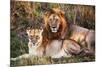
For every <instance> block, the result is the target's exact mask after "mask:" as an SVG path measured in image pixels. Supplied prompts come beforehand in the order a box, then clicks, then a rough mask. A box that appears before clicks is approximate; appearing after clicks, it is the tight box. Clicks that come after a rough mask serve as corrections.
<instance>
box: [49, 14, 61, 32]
mask: <svg viewBox="0 0 100 67" xmlns="http://www.w3.org/2000/svg"><path fill="white" fill-rule="evenodd" d="M60 22H61V21H60V17H59V16H58V15H57V14H51V15H50V16H49V18H48V25H49V27H50V29H51V32H53V33H56V32H58V30H59V27H60Z"/></svg>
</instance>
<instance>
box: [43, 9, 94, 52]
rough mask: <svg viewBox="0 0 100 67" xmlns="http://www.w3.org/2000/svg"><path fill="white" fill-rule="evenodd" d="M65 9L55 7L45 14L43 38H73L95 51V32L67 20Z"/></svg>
mask: <svg viewBox="0 0 100 67" xmlns="http://www.w3.org/2000/svg"><path fill="white" fill-rule="evenodd" d="M64 13H65V12H64V11H62V10H60V9H58V8H53V9H51V10H49V11H47V12H46V13H45V15H44V22H45V28H44V33H43V38H44V39H43V40H45V39H47V40H49V41H50V40H55V39H58V40H61V39H66V37H67V38H68V39H72V40H74V41H76V42H78V43H79V44H80V46H81V47H82V48H84V49H86V50H89V51H94V46H93V45H94V43H95V32H94V30H89V29H86V28H83V27H80V26H77V25H73V24H70V23H68V22H67V20H66V18H65V16H64Z"/></svg>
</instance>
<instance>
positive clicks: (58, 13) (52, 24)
mask: <svg viewBox="0 0 100 67" xmlns="http://www.w3.org/2000/svg"><path fill="white" fill-rule="evenodd" d="M44 23H45V28H44V36H45V37H46V38H48V39H64V37H65V35H66V31H67V30H68V24H67V21H66V20H65V16H64V12H63V11H62V10H59V9H58V8H53V9H51V10H50V11H47V12H46V13H45V15H44Z"/></svg>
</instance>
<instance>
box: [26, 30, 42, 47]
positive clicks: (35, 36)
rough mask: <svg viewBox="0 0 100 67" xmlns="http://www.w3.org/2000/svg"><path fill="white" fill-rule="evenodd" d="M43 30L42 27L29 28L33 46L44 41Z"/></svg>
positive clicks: (28, 32)
mask: <svg viewBox="0 0 100 67" xmlns="http://www.w3.org/2000/svg"><path fill="white" fill-rule="evenodd" d="M42 31H43V30H41V29H29V30H27V34H28V38H29V42H31V43H32V44H33V46H35V45H38V44H39V43H40V42H41V41H42Z"/></svg>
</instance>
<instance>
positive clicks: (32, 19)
mask: <svg viewBox="0 0 100 67" xmlns="http://www.w3.org/2000/svg"><path fill="white" fill-rule="evenodd" d="M54 7H56V8H60V9H61V10H63V11H65V16H66V17H67V19H68V22H70V23H73V24H76V25H79V26H81V27H85V28H88V29H93V30H95V6H88V5H84V6H83V5H72V4H59V3H57V4H55V3H52V4H51V3H37V2H21V1H11V23H10V24H11V25H10V27H11V28H10V31H11V35H10V36H11V40H10V42H11V45H10V51H11V52H10V56H11V58H12V57H13V58H14V57H17V56H19V55H22V54H25V53H28V45H27V43H28V38H27V34H26V29H27V27H34V28H39V27H40V25H41V24H42V23H43V17H42V16H43V14H44V12H45V11H46V10H48V9H50V8H54ZM21 61H24V62H21ZM21 61H20V60H17V61H11V66H12V67H14V66H16V65H36V64H59V63H76V62H89V61H95V56H73V57H70V58H60V59H52V58H50V57H42V58H41V57H31V58H29V59H27V58H26V59H22V60H21Z"/></svg>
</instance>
